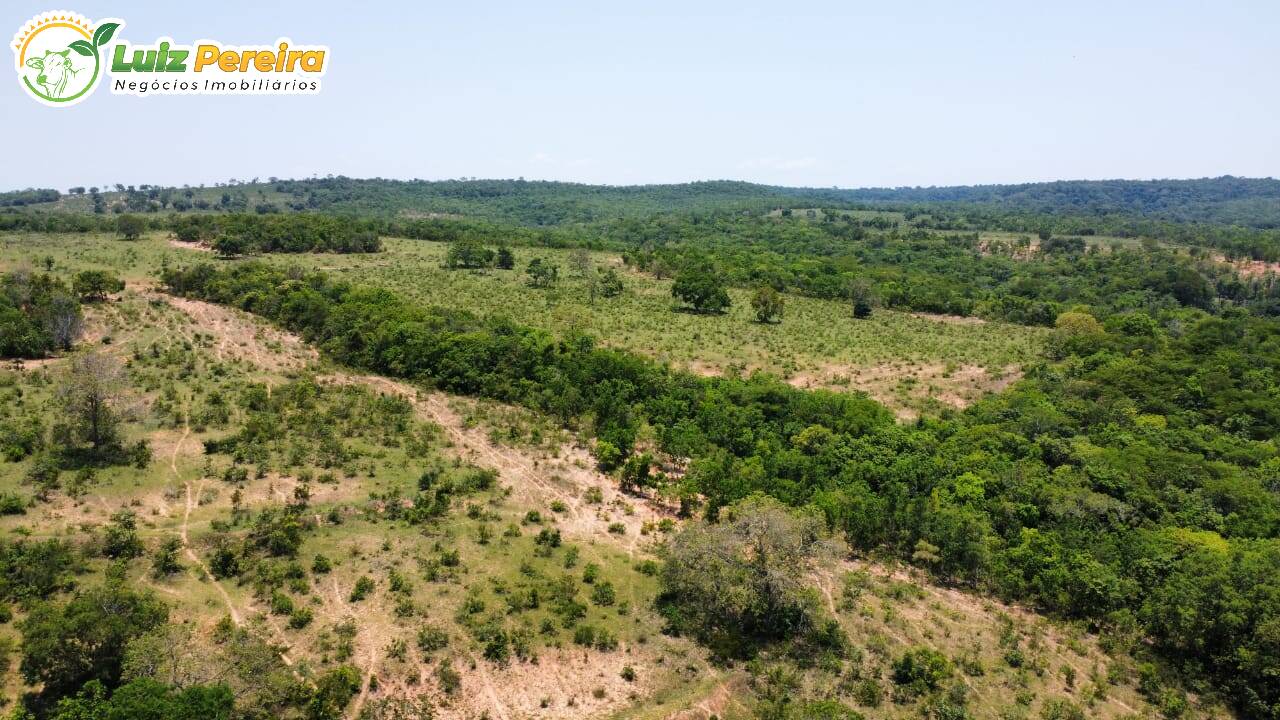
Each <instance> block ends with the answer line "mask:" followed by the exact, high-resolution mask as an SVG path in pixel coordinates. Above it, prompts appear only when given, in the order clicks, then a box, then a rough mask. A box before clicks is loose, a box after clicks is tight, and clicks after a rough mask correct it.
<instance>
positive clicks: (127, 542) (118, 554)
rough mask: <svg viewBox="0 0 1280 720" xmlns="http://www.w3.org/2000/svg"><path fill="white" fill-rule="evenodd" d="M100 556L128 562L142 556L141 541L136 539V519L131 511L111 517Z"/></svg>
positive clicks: (119, 512) (121, 511)
mask: <svg viewBox="0 0 1280 720" xmlns="http://www.w3.org/2000/svg"><path fill="white" fill-rule="evenodd" d="M102 554H103V555H106V556H107V557H109V558H114V559H117V560H129V559H132V558H136V557H138V556H139V555H141V554H142V541H141V540H139V539H138V517H137V515H135V514H134V513H133V511H132V510H119V511H117V512H116V513H115V514H113V515H112V516H111V524H110V525H108V526H107V533H106V537H105V538H104V539H103V541H102Z"/></svg>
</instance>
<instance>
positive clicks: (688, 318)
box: [269, 239, 1045, 404]
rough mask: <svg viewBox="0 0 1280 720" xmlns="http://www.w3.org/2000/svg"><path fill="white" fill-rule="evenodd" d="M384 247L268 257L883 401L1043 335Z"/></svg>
mask: <svg viewBox="0 0 1280 720" xmlns="http://www.w3.org/2000/svg"><path fill="white" fill-rule="evenodd" d="M386 247H387V252H386V253H383V254H379V255H370V256H355V255H323V256H322V255H308V256H298V257H282V256H273V257H271V258H269V261H270V262H274V263H284V264H289V263H298V262H301V263H303V264H305V265H307V266H309V267H315V268H322V269H324V270H327V271H330V272H332V273H334V274H335V275H337V276H339V277H342V278H344V279H347V280H349V281H351V282H353V283H359V284H366V285H373V286H378V287H384V288H387V289H389V290H392V291H395V292H397V293H401V294H403V295H405V296H408V297H411V298H414V299H416V300H419V301H421V302H423V303H426V304H432V305H440V306H446V307H454V308H464V309H468V310H472V311H474V312H476V313H479V314H481V315H485V316H506V317H509V318H511V319H513V320H515V321H516V322H518V323H521V324H525V325H531V326H534V327H540V328H544V329H546V330H549V331H551V332H553V333H557V334H560V335H563V334H565V333H568V332H572V331H585V332H587V333H590V334H591V335H594V336H595V337H597V338H599V339H600V340H601V342H602V343H603V344H605V345H607V346H611V347H617V348H621V349H625V350H630V351H633V352H639V353H642V354H645V355H648V356H650V357H653V358H655V359H658V360H661V361H665V362H669V363H671V364H673V365H675V366H678V367H684V368H690V369H693V370H695V371H698V372H706V373H720V372H726V371H733V370H739V371H744V372H751V371H754V370H764V371H767V372H770V373H773V374H776V375H779V376H781V377H783V378H785V379H789V380H793V381H795V382H797V383H798V384H808V383H812V384H816V385H827V386H841V385H843V386H845V387H851V388H863V389H868V388H870V389H873V391H874V389H875V386H876V384H877V383H879V384H880V385H882V386H883V389H884V390H885V392H884V393H883V395H882V394H880V393H877V397H881V399H885V400H887V401H888V402H890V403H891V404H896V401H895V400H894V399H893V396H892V393H891V392H890V391H891V389H892V387H893V386H894V385H895V384H896V383H897V382H898V381H899V380H900V379H901V378H903V377H908V376H911V375H917V374H918V375H922V376H927V377H931V378H932V380H933V381H934V382H935V383H940V384H941V387H940V388H939V392H943V391H945V390H946V389H948V388H947V387H946V386H947V385H948V383H947V379H948V378H946V377H943V376H944V375H947V374H949V373H947V372H946V370H947V368H950V369H951V370H952V371H954V370H955V369H956V368H958V367H961V366H978V367H981V368H984V369H987V370H989V371H992V372H991V374H996V371H1004V370H1005V369H1006V368H1009V366H1018V365H1022V364H1025V363H1027V362H1030V361H1032V360H1034V359H1035V358H1036V357H1037V355H1038V353H1039V351H1040V347H1041V343H1042V340H1043V337H1044V335H1045V331H1044V330H1042V329H1039V328H1029V327H1024V326H1019V325H1011V324H1005V323H955V322H950V321H948V320H946V319H938V318H928V317H917V316H914V315H912V314H910V313H902V312H894V311H887V310H881V311H877V312H876V313H875V314H874V315H873V317H872V318H871V319H869V320H855V319H854V318H853V317H852V313H851V311H850V309H849V308H848V307H846V306H845V305H844V304H843V303H838V302H833V301H829V300H818V299H814V298H806V297H800V296H796V295H789V296H787V305H786V314H785V317H784V318H783V320H782V322H781V323H778V324H771V325H762V324H760V323H758V322H755V318H754V314H753V312H752V310H751V306H750V293H749V292H748V291H746V290H741V289H732V290H730V295H731V297H732V299H733V307H731V308H730V309H729V311H728V312H727V313H725V314H723V315H697V314H692V313H688V312H679V311H675V309H674V308H675V301H674V300H673V299H672V298H671V282H670V280H656V279H654V278H653V277H651V276H648V275H641V274H639V273H633V272H623V273H622V274H623V282H624V285H625V288H626V289H625V291H624V292H623V294H622V295H620V296H618V297H616V298H597V299H596V301H595V303H594V304H592V303H591V302H590V296H589V293H588V290H587V285H586V283H585V281H583V280H582V279H581V278H579V277H578V276H577V275H576V273H575V272H574V271H572V270H570V266H571V263H570V255H571V251H565V250H545V249H530V248H516V250H515V252H516V257H517V267H516V269H515V270H510V271H504V270H485V271H467V270H447V269H444V268H443V267H442V263H443V259H444V253H445V246H444V245H441V244H437V243H430V242H422V241H416V240H397V239H390V240H387V241H386ZM534 257H540V258H543V259H544V261H551V262H553V263H555V264H557V265H559V266H560V268H561V281H560V283H559V285H558V286H557V287H554V288H551V289H549V290H540V289H534V288H530V287H528V286H527V284H526V283H525V279H526V278H525V275H524V273H523V268H524V266H525V265H527V264H528V262H529V260H530V259H532V258H534ZM592 259H593V261H594V263H595V264H596V265H597V266H598V267H609V266H612V267H618V268H619V269H621V260H620V258H619V257H618V256H617V255H615V254H611V253H595V254H594V255H593V258H592ZM931 368H932V371H930V369H931ZM858 370H875V371H876V372H874V373H862V374H860V373H858V372H857V371H858ZM860 375H861V376H860Z"/></svg>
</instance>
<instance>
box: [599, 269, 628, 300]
mask: <svg viewBox="0 0 1280 720" xmlns="http://www.w3.org/2000/svg"><path fill="white" fill-rule="evenodd" d="M597 284H598V286H599V289H600V295H601V296H602V297H607V298H611V297H617V296H619V295H621V294H622V278H621V277H619V276H618V271H617V270H614V269H613V268H606V269H605V270H602V271H601V272H600V278H599V280H598V281H597Z"/></svg>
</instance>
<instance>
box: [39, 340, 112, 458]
mask: <svg viewBox="0 0 1280 720" xmlns="http://www.w3.org/2000/svg"><path fill="white" fill-rule="evenodd" d="M58 397H59V400H60V401H61V408H62V411H63V414H64V421H63V422H62V423H60V424H59V426H58V427H56V428H55V435H56V436H57V437H58V439H59V440H60V441H61V443H62V444H63V445H64V446H65V447H66V449H67V450H68V451H72V452H75V451H78V450H80V449H81V448H82V447H83V446H84V445H86V444H87V445H89V449H88V451H89V453H90V455H91V456H92V457H94V458H95V459H102V458H103V457H104V456H105V455H107V454H109V453H111V452H113V451H118V450H120V447H121V446H120V412H119V406H120V404H121V403H122V402H123V397H124V376H123V370H122V369H121V367H120V364H119V362H118V361H116V360H115V359H114V358H111V357H109V356H107V355H100V354H98V353H94V352H90V353H86V354H84V355H77V356H76V357H73V358H72V359H71V363H70V364H69V366H68V368H67V371H66V373H65V374H64V375H63V379H62V383H61V385H60V386H59V388H58Z"/></svg>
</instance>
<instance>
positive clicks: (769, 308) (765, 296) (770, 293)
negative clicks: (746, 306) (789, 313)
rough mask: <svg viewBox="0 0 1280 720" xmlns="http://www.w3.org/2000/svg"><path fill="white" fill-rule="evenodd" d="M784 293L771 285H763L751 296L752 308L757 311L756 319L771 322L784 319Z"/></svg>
mask: <svg viewBox="0 0 1280 720" xmlns="http://www.w3.org/2000/svg"><path fill="white" fill-rule="evenodd" d="M782 306H783V299H782V293H780V292H778V291H777V290H775V289H773V287H771V286H769V285H762V286H761V287H760V289H759V290H756V294H755V295H753V296H752V297H751V308H752V309H753V310H755V311H756V320H758V321H760V322H762V323H771V322H774V321H775V320H781V319H782Z"/></svg>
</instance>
